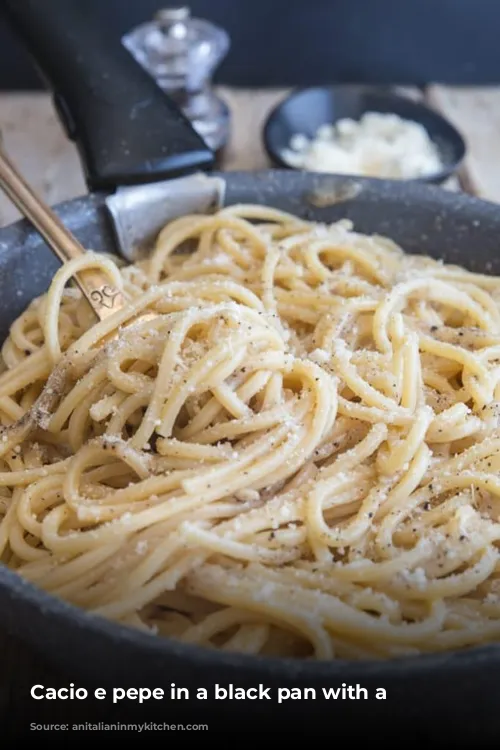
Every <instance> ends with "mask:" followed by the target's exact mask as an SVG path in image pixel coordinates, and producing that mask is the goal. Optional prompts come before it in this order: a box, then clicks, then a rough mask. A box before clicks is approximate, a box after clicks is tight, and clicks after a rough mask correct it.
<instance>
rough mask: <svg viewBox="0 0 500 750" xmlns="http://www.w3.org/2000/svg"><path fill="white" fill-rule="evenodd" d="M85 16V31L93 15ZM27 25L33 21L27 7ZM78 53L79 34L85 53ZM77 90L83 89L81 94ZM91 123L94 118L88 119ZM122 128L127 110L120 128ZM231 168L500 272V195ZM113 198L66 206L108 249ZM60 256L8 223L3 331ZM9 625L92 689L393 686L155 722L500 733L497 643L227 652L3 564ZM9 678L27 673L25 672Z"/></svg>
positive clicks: (263, 199)
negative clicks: (378, 695) (176, 636)
mask: <svg viewBox="0 0 500 750" xmlns="http://www.w3.org/2000/svg"><path fill="white" fill-rule="evenodd" d="M7 5H9V6H11V9H12V8H14V7H16V8H19V7H21V8H22V9H23V10H26V9H28V10H30V12H31V13H34V8H35V6H36V3H34V4H33V7H31V8H30V7H28V6H31V3H29V2H28V3H24V2H22V0H13V2H12V3H10V2H9V3H7ZM41 5H43V7H44V11H45V13H46V14H47V17H48V16H50V12H51V11H52V10H53V9H54V7H55V5H56V3H55V0H49V1H48V2H44V3H43V4H41ZM57 5H58V6H60V7H59V11H60V13H59V16H58V17H59V18H61V17H62V18H64V23H66V24H67V25H68V28H69V25H70V21H71V18H67V17H65V16H64V14H63V9H64V8H63V6H64V7H67V5H68V3H66V2H64V3H62V5H61V2H60V0H58V1H57ZM49 11H50V12H49ZM28 16H29V13H28V14H27V17H28ZM27 17H26V18H24V21H23V24H22V25H23V27H24V35H25V37H26V36H27V29H29V28H30V27H29V24H28V21H27ZM37 22H38V24H39V29H38V31H39V37H38V51H37V55H38V57H39V59H42V57H43V54H42V52H43V50H42V47H43V44H42V41H41V40H42V39H43V40H44V43H47V41H49V42H50V45H51V47H52V49H55V48H56V46H57V45H60V38H59V37H58V34H57V33H56V32H55V31H54V27H55V26H54V24H47V25H45V26H43V27H42V26H40V18H38V20H37ZM79 23H80V24H82V28H83V21H82V19H80V21H79ZM18 24H21V21H20V20H19V18H18ZM19 28H21V26H19ZM42 32H43V33H42ZM65 33H69V32H65ZM80 41H81V40H80ZM63 54H64V50H63ZM78 54H79V48H78V45H77V41H76V36H73V38H72V55H73V56H76V55H78ZM81 59H83V57H82V58H81ZM103 59H104V58H103ZM61 60H62V58H61ZM62 64H63V63H62V61H61V62H60V65H62ZM83 67H84V68H85V66H83ZM47 68H49V69H50V65H46V69H47ZM118 68H119V66H117V67H116V68H115V69H114V70H113V71H112V75H113V77H117V78H116V81H115V79H114V78H113V81H109V85H112V84H113V83H114V84H115V85H116V86H119V83H120V80H121V79H120V76H121V73H120V71H119V70H118ZM75 70H76V68H75V69H74V70H73V73H74V74H75ZM101 73H102V74H104V73H106V71H105V70H103V71H101ZM80 74H82V71H80ZM110 74H111V73H110ZM75 81H76V76H75ZM76 88H77V87H76V84H75V90H76ZM87 94H88V91H87ZM77 99H78V97H76V98H74V99H73V104H74V102H75V101H76V100H77ZM88 102H89V99H88V100H87V104H88ZM75 114H77V109H76V108H75V106H73V117H74V116H75ZM178 122H179V120H178ZM90 125H92V123H91V122H90V121H88V122H87V126H90ZM98 125H99V123H96V127H97V126H98ZM123 125H124V123H123V121H121V125H120V127H122V126H123ZM189 137H191V136H189ZM254 137H256V138H257V137H259V134H258V133H255V134H254ZM138 147H139V157H140V152H141V149H143V148H144V146H143V144H141V143H139V144H138ZM90 151H92V149H90ZM202 151H203V149H201V152H202ZM119 156H120V155H119V154H117V155H115V160H114V164H113V169H114V173H115V174H120V172H121V173H125V172H127V171H128V172H130V171H131V170H130V169H129V166H130V159H129V160H128V166H126V167H125V168H124V169H122V170H121V166H122V164H121V163H120V158H119ZM83 157H84V159H85V151H84V152H83ZM195 161H196V160H195ZM95 164H96V162H95V161H94V162H93V163H90V166H89V163H88V162H87V174H91V175H93V178H94V179H89V182H90V184H92V182H94V183H95V182H96V181H98V180H95V176H96V175H98V173H99V170H98V169H96V168H95ZM137 164H138V162H137ZM137 164H136V166H137ZM141 171H142V172H144V171H147V170H139V172H141ZM222 176H223V177H224V178H225V180H226V184H227V193H226V203H227V204H233V203H236V202H253V203H255V202H259V203H264V204H268V205H271V206H275V207H278V208H282V209H285V210H288V211H292V212H296V213H297V214H299V215H301V216H304V217H307V218H311V219H316V220H318V221H333V220H336V219H339V218H342V217H347V218H349V219H352V220H353V221H354V223H355V226H356V228H357V229H358V230H360V231H362V232H377V233H381V234H385V235H388V236H389V237H391V238H392V239H394V240H395V241H396V242H398V243H401V245H402V246H403V247H404V248H405V249H406V250H407V251H408V252H412V253H427V254H430V255H433V256H435V257H440V258H444V259H445V260H447V261H449V262H452V263H460V264H463V265H464V266H466V267H468V268H470V269H472V270H478V271H480V270H482V271H487V272H491V273H498V274H500V253H499V237H500V209H499V208H498V207H497V206H495V205H493V204H490V203H486V202H482V201H479V200H476V199H473V198H471V197H467V196H465V195H463V194H454V193H450V192H447V191H445V190H444V189H442V188H439V187H433V186H428V185H423V184H416V183H406V184H402V183H395V182H391V181H379V180H367V179H359V180H358V179H356V180H351V179H345V178H335V177H331V176H326V175H318V174H315V175H313V174H307V173H300V172H292V171H288V170H284V171H279V170H276V171H274V170H271V171H267V172H258V173H239V172H237V173H226V174H224V175H222ZM104 197H105V192H102V191H101V192H96V193H94V194H90V195H88V196H86V197H83V198H80V199H77V200H73V201H69V202H66V203H63V204H61V205H59V206H58V207H57V208H56V211H57V213H58V214H59V216H60V217H61V218H62V219H63V221H64V222H65V223H66V225H67V226H68V227H69V228H70V229H71V231H73V232H74V233H75V235H76V236H77V237H78V239H80V241H81V242H82V243H83V244H84V245H86V246H88V247H92V248H94V249H95V250H98V251H110V250H113V249H114V240H113V234H112V232H111V228H110V226H109V224H108V221H107V215H106V213H105V210H104V206H103V201H104ZM57 267H58V263H57V261H56V260H55V259H54V258H53V256H52V255H51V253H50V252H49V250H48V248H47V247H46V246H45V244H44V243H43V241H42V240H41V239H40V237H39V236H38V235H37V234H36V233H35V232H34V231H33V230H32V229H31V228H30V226H29V225H28V224H27V223H26V222H24V221H20V222H18V223H16V224H14V225H12V226H10V227H7V228H4V229H2V230H0V339H3V338H4V337H5V336H6V334H7V331H8V328H9V325H10V324H11V323H12V322H13V320H14V319H15V318H16V316H17V315H19V314H20V313H21V312H22V310H24V309H25V307H26V306H27V305H28V303H29V302H30V300H31V299H32V298H33V297H34V296H36V295H39V294H41V293H42V292H44V291H45V290H46V289H47V287H48V285H49V283H50V280H51V277H52V275H53V273H54V271H55V270H56V268H57ZM0 626H1V627H2V628H3V629H4V630H5V631H6V632H8V633H10V634H12V635H13V636H15V637H16V638H18V639H21V640H22V642H23V643H25V644H27V645H28V646H29V647H31V648H32V649H34V650H35V651H36V652H38V653H39V654H41V655H42V656H43V658H44V660H45V661H46V662H47V663H48V664H49V665H51V666H52V667H53V668H54V669H59V670H61V671H62V673H63V675H64V677H63V678H60V679H64V680H66V684H69V682H70V681H72V682H74V683H75V684H77V685H80V684H88V685H89V686H93V687H117V686H119V687H130V686H141V685H142V686H149V687H150V688H154V687H157V688H159V687H161V688H164V689H165V690H167V691H168V692H167V695H170V692H169V691H170V685H171V683H175V684H176V685H177V686H184V687H187V688H189V689H190V690H192V691H195V690H196V688H197V687H209V688H210V692H211V693H212V689H213V686H214V685H215V683H218V684H219V685H222V686H227V685H228V684H230V683H232V684H233V685H239V686H244V687H249V686H256V685H259V684H263V685H264V686H265V687H270V688H272V689H273V690H276V689H277V688H278V687H289V688H291V687H296V688H302V689H303V688H307V687H314V688H316V689H317V690H318V692H319V691H320V690H321V687H339V686H341V685H342V683H345V684H346V685H356V684H359V685H361V686H363V687H365V688H367V689H368V690H369V693H370V695H371V696H373V695H374V694H375V690H376V689H377V688H384V689H385V690H386V691H387V699H386V700H373V699H371V700H367V701H364V700H357V701H349V700H347V701H342V702H341V703H340V705H339V704H338V703H337V702H335V701H334V702H333V705H332V701H329V702H328V703H326V702H324V701H322V700H321V699H320V698H318V699H317V700H316V701H314V700H302V701H292V700H289V701H288V702H287V703H283V704H281V705H277V704H276V702H275V701H274V700H271V701H269V700H265V699H264V700H261V701H246V702H245V703H243V702H239V701H231V702H230V703H228V702H227V701H213V700H210V699H208V700H205V701H203V700H202V701H189V704H188V702H187V701H186V702H184V703H183V702H182V700H179V701H177V702H176V704H175V710H174V707H173V706H172V703H171V701H170V700H169V698H166V699H165V702H164V703H163V704H162V705H161V704H160V703H159V702H158V701H149V704H145V705H144V706H142V709H141V710H142V711H143V713H142V714H141V716H142V717H143V718H149V720H153V719H154V720H156V721H168V722H177V721H182V718H181V716H185V717H186V719H187V720H188V721H190V722H204V721H207V722H208V723H209V728H210V729H212V730H213V729H222V730H223V729H226V730H227V731H233V732H237V731H238V730H239V729H240V730H243V731H244V732H248V731H252V732H263V731H271V732H272V731H275V732H278V731H279V732H281V733H282V732H283V730H285V733H288V732H290V733H292V732H293V733H295V734H300V733H301V731H302V732H304V733H305V734H307V736H308V737H309V736H310V735H311V734H313V735H314V734H316V733H319V734H327V735H329V737H330V739H331V741H333V742H341V741H343V735H344V733H346V737H345V739H347V738H348V739H349V741H351V742H352V740H353V739H355V740H358V739H362V738H366V736H367V735H369V736H372V737H375V735H380V736H381V737H380V738H381V741H384V740H387V739H388V738H389V737H392V738H399V741H400V742H401V741H402V742H404V744H405V746H408V745H413V744H414V743H413V742H412V740H413V741H414V740H415V739H417V740H418V741H419V742H430V741H432V743H434V742H435V741H436V740H438V739H439V740H441V741H444V740H446V742H447V746H450V745H454V746H456V747H462V746H466V747H467V746H470V747H484V746H486V745H487V744H488V742H490V741H493V740H494V739H496V738H497V737H498V734H499V730H500V721H499V711H498V706H497V704H498V696H499V689H498V687H497V686H498V682H499V678H500V646H497V645H492V646H489V647H486V648H476V649H471V650H467V651H463V652H460V653H448V654H443V655H430V656H423V657H418V658H404V659H399V660H395V661H390V662H375V661H373V662H362V663H348V662H344V661H333V662H323V663H313V662H309V661H291V660H276V659H265V658H255V657H246V656H244V655H235V654H229V653H220V652H216V651H211V650H205V649H202V648H199V647H195V646H190V645H183V644H180V643H178V642H175V641H170V640H166V639H160V638H156V637H154V636H149V635H146V634H143V633H140V632H136V631H135V630H132V629H128V628H125V627H121V626H117V625H115V624H113V623H110V622H108V621H105V620H102V619H100V618H96V617H94V616H91V615H89V614H87V613H85V612H83V611H80V610H79V609H76V608H74V607H72V606H70V605H68V604H66V603H64V602H62V601H59V600H57V599H55V598H53V597H51V596H49V595H47V594H46V593H44V592H43V591H40V590H38V589H37V588H36V587H34V586H32V585H30V584H29V583H26V582H25V581H24V580H22V579H21V578H19V577H18V576H17V575H16V574H15V573H13V572H11V571H9V570H7V569H6V568H4V567H1V566H0ZM12 643H13V642H11V641H9V640H8V639H7V640H5V642H4V644H5V645H4V647H5V654H7V650H8V649H10V648H13V645H12ZM0 645H1V644H0ZM0 669H2V668H1V667H0ZM4 674H5V673H4ZM7 676H8V677H9V679H12V680H13V679H17V680H18V682H20V681H21V682H22V677H20V676H19V675H18V676H17V678H15V677H14V676H12V674H10V675H8V674H7ZM27 679H29V678H28V677H27V678H26V680H27ZM55 679H56V678H55V677H54V678H53V680H55ZM31 684H32V683H30V684H26V683H22V690H24V691H25V692H27V691H28V689H29V688H30V687H31ZM44 684H46V685H47V684H49V683H48V682H45V683H44ZM54 703H57V702H54ZM54 703H53V704H52V705H53V706H54ZM95 703H96V704H97V706H98V708H99V706H100V710H101V716H102V717H104V720H105V719H106V718H108V720H109V717H110V716H111V713H112V710H113V707H112V706H111V705H110V702H109V701H108V702H107V701H96V702H95ZM41 704H43V708H44V710H46V711H48V710H49V708H47V701H32V702H31V703H30V706H31V708H30V711H32V712H35V711H36V710H39V711H41V708H40V706H41ZM76 704H78V705H76ZM152 704H154V705H152ZM61 706H62V708H61ZM114 708H115V709H116V706H115V707H114ZM76 709H81V720H82V721H85V720H90V721H92V719H90V718H89V711H90V703H89V702H88V701H87V702H85V701H74V702H73V703H70V702H64V703H63V704H61V703H60V702H59V704H58V708H53V711H55V712H56V714H55V715H54V718H55V716H56V715H58V716H59V720H62V721H64V720H65V719H64V717H65V716H67V715H69V712H70V711H74V710H76ZM118 709H120V710H121V711H122V714H121V715H120V719H121V720H122V721H123V720H124V718H125V720H127V717H128V718H129V719H130V716H129V712H130V713H131V714H132V715H133V717H134V718H133V719H131V720H132V721H135V720H137V718H136V717H137V716H138V713H137V712H138V711H139V708H138V707H137V704H130V703H128V702H123V703H122V704H121V706H119V707H118ZM95 710H98V709H95ZM57 711H59V714H57ZM148 711H149V713H148ZM102 712H104V713H102ZM186 712H187V713H186ZM32 715H33V716H34V715H35V713H33V714H32ZM325 718H326V719H327V723H325ZM236 721H241V722H244V723H243V724H236V723H235V722H236ZM266 722H267V724H266ZM401 732H404V734H401ZM464 743H465V744H464Z"/></svg>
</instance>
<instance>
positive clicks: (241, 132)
mask: <svg viewBox="0 0 500 750" xmlns="http://www.w3.org/2000/svg"><path fill="white" fill-rule="evenodd" d="M287 93H288V91H286V90H267V91H248V90H236V89H227V88H221V89H220V94H221V96H223V97H224V99H225V100H226V102H227V103H228V105H229V107H230V108H231V112H232V136H231V141H230V144H229V148H228V149H227V154H226V162H225V164H224V168H225V169H227V170H235V169H248V170H255V169H265V168H266V167H268V166H269V162H268V159H267V156H266V154H265V152H264V150H263V147H262V141H261V131H262V124H263V122H264V120H265V118H266V116H267V114H268V112H269V111H270V109H271V108H272V107H273V106H274V105H275V104H277V103H278V102H279V101H280V100H281V99H282V98H283V97H284V96H286V94H287ZM403 93H405V94H407V95H409V96H412V97H414V98H419V99H420V98H423V99H425V100H427V102H428V103H430V104H431V105H432V106H433V107H435V108H436V109H438V110H440V111H441V112H442V113H443V114H445V115H446V116H447V117H448V118H449V119H450V120H451V121H452V122H453V123H454V124H455V126H456V127H457V128H458V129H459V130H460V131H461V133H462V135H463V136H464V138H465V139H466V141H467V145H468V149H469V152H468V156H467V159H466V164H465V169H464V170H463V171H462V174H461V175H460V183H461V185H460V186H461V188H462V189H466V190H467V191H469V192H474V193H476V194H477V195H479V196H481V197H483V198H486V199H488V200H492V201H498V202H500V166H499V167H498V168H497V164H499V165H500V87H498V88H497V87H494V88H479V89H470V88H463V89H459V88H449V87H444V86H437V85H436V86H430V87H428V89H427V90H426V91H425V92H421V91H419V90H417V89H408V88H406V89H404V90H403ZM0 131H1V132H2V134H3V137H4V141H5V145H6V147H7V149H8V151H9V153H10V155H11V156H12V158H13V159H14V161H15V162H17V164H18V165H19V167H20V168H21V170H22V171H23V172H24V174H25V175H26V177H27V178H28V179H29V180H30V181H31V182H32V184H33V185H34V186H35V187H36V189H37V190H39V191H40V193H41V195H42V196H43V197H44V198H45V200H47V201H48V202H49V203H50V204H54V203H58V202H59V201H62V200H66V199H68V198H73V197H75V196H77V195H82V194H83V193H85V192H87V190H86V186H85V183H84V180H83V176H82V170H81V166H80V161H79V158H78V155H77V152H76V149H75V146H74V144H73V143H72V142H71V141H69V140H68V139H67V137H66V135H65V134H64V132H63V130H62V128H61V125H60V124H59V121H58V119H57V117H56V115H55V112H54V109H53V106H52V102H51V99H50V97H49V96H48V95H47V94H45V93H3V94H0ZM451 186H452V187H453V185H451ZM18 216H19V214H18V212H17V210H16V209H14V208H13V207H12V205H11V204H10V203H9V201H8V200H7V199H6V198H5V196H3V195H0V225H4V224H8V223H10V222H11V221H14V220H15V219H16V218H18Z"/></svg>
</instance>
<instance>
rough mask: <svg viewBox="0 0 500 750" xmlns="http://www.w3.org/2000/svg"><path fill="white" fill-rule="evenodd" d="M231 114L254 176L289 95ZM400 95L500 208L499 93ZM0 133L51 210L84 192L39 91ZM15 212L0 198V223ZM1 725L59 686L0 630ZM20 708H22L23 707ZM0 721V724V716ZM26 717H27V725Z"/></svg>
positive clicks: (234, 143)
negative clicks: (445, 138) (440, 118)
mask: <svg viewBox="0 0 500 750" xmlns="http://www.w3.org/2000/svg"><path fill="white" fill-rule="evenodd" d="M220 93H221V95H222V96H223V97H224V98H225V100H226V102H227V103H228V104H229V106H230V108H231V111H232V136H231V142H230V144H229V147H228V149H227V153H226V162H225V164H224V165H223V166H224V168H225V169H227V170H235V169H244V170H256V169H263V168H266V167H268V166H269V162H268V160H267V157H266V155H265V152H264V150H263V148H262V142H261V130H262V125H263V122H264V120H265V118H266V116H267V114H268V112H269V111H270V109H271V108H272V107H273V106H275V104H277V103H278V102H279V101H280V100H281V99H282V98H283V97H284V96H286V94H287V93H288V91H284V90H279V91H277V90H267V91H251V92H250V91H247V90H234V89H231V90H230V89H226V88H223V89H221V90H220ZM403 93H406V94H407V95H409V96H411V97H413V98H419V99H422V98H423V99H425V100H426V101H427V102H428V103H429V104H431V105H432V106H433V107H435V108H436V109H438V110H440V111H441V112H442V113H443V114H445V116H447V117H448V118H449V119H450V120H451V121H452V122H453V123H454V124H455V126H456V127H457V128H458V129H459V130H460V131H461V133H462V135H463V136H464V138H465V140H466V142H467V146H468V155H467V159H466V163H465V165H464V170H463V171H462V173H461V175H460V180H459V181H458V180H455V181H454V182H452V183H451V184H450V185H448V186H447V187H450V188H451V189H465V190H467V191H468V192H472V193H475V194H476V195H478V196H480V197H482V198H484V199H487V200H490V201H494V202H499V203H500V87H498V88H496V87H495V88H477V89H470V88H461V89H460V88H449V87H443V86H438V85H436V86H430V87H428V89H427V90H426V91H425V92H421V91H418V90H414V89H405V90H404V92H403ZM0 132H1V133H2V135H3V138H4V143H5V146H6V148H7V150H8V152H9V154H10V156H11V157H12V159H13V160H14V161H15V162H16V163H17V164H18V166H19V167H20V169H21V170H22V172H23V173H24V175H25V176H26V177H27V178H28V180H29V181H30V182H31V183H32V184H33V185H34V187H35V188H36V189H37V190H38V191H39V192H40V193H41V195H42V196H43V197H44V198H45V200H46V201H47V202H48V203H50V204H54V203H57V202H59V201H62V200H66V199H69V198H73V197H75V196H78V195H82V194H84V193H86V192H87V190H86V186H85V183H84V180H83V177H82V170H81V167H80V162H79V158H78V156H77V153H76V149H75V146H74V145H73V143H72V142H71V141H69V140H68V139H67V138H66V136H65V134H64V132H63V130H62V128H61V126H60V124H59V121H58V120H57V118H56V115H55V112H54V109H53V107H52V103H51V99H50V98H49V96H48V95H47V94H45V93H3V94H1V93H0ZM16 218H18V212H17V210H16V209H14V208H13V207H12V205H11V204H10V203H9V201H8V200H7V199H6V198H5V197H4V196H3V195H0V225H5V224H8V223H10V222H11V221H14V220H15V219H16ZM0 654H1V655H2V663H1V667H0V724H2V725H3V726H2V730H3V728H4V726H5V723H4V722H6V723H7V724H8V723H9V722H10V723H12V722H14V721H15V720H14V719H12V716H15V715H19V716H20V715H21V713H22V712H23V710H24V713H25V715H26V717H28V716H29V712H30V710H31V711H32V708H30V699H29V696H28V695H27V690H28V689H29V688H28V687H27V686H30V685H33V684H36V683H37V682H41V683H42V684H45V685H47V684H51V681H53V680H55V681H58V677H57V675H55V674H53V673H52V672H51V670H50V669H48V668H47V667H46V666H45V665H44V664H43V663H41V662H40V658H39V657H36V656H35V655H33V654H31V653H29V652H28V650H27V649H26V648H25V647H24V646H22V645H21V644H18V643H16V642H15V640H13V639H12V637H7V636H6V635H5V634H2V633H1V632H0ZM23 706H24V709H23ZM2 716H3V717H4V719H3V720H2V719H1V717H2ZM27 720H28V719H27V718H26V721H27Z"/></svg>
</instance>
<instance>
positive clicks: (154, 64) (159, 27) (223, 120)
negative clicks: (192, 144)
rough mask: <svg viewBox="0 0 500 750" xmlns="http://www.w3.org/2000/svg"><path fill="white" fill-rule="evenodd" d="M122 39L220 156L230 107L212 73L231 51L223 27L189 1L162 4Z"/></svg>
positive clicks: (218, 156) (226, 138)
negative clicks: (199, 15) (202, 15)
mask: <svg viewBox="0 0 500 750" xmlns="http://www.w3.org/2000/svg"><path fill="white" fill-rule="evenodd" d="M122 43H123V45H124V46H125V47H126V48H127V49H128V51H129V52H130V53H131V55H132V56H133V57H134V58H135V60H136V61H137V62H138V63H139V64H140V65H141V66H142V67H143V68H144V69H145V70H146V71H147V72H148V73H149V74H150V75H151V76H152V77H153V78H154V79H155V80H156V82H157V84H158V85H159V86H160V88H162V89H163V90H164V91H165V92H166V93H167V94H168V95H169V96H170V98H171V99H172V100H173V101H174V102H176V103H177V105H178V106H179V108H180V109H181V110H182V111H183V113H184V114H185V115H186V117H187V118H188V119H189V120H190V122H191V124H192V125H193V127H194V129H195V130H196V131H197V132H198V134H199V135H200V136H201V137H202V138H203V140H204V141H205V143H206V144H207V146H208V147H209V148H210V149H212V151H214V152H215V155H216V159H217V160H220V157H221V154H222V150H223V148H224V146H225V145H226V143H227V141H228V138H229V129H230V113H229V109H228V107H227V105H226V104H225V102H224V101H222V99H220V98H219V97H218V96H216V94H215V93H214V91H213V89H212V81H211V79H212V76H213V74H214V72H215V69H216V68H217V67H218V66H219V65H220V63H221V62H222V60H223V58H224V57H225V56H226V55H227V52H228V51H229V46H230V40H229V36H228V34H227V33H226V31H224V29H221V28H220V27H219V26H216V25H214V24H212V23H209V22H208V21H205V20H203V19H199V18H192V17H191V11H190V9H189V8H188V7H180V8H164V9H162V10H159V11H158V12H157V13H156V14H155V16H154V18H153V20H152V21H148V22H146V23H143V24H140V25H139V26H137V27H135V28H133V29H131V31H129V33H128V34H126V35H125V36H124V37H122Z"/></svg>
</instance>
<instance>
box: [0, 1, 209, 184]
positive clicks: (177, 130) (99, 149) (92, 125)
mask: <svg viewBox="0 0 500 750" xmlns="http://www.w3.org/2000/svg"><path fill="white" fill-rule="evenodd" d="M89 6H90V7H89ZM91 7H92V4H91V3H87V1H86V0H85V1H83V0H1V2H0V8H2V10H3V11H4V16H5V17H6V19H7V22H8V23H9V24H10V26H11V27H12V28H13V29H14V31H15V32H16V33H17V35H18V36H19V37H20V38H21V40H22V41H23V42H24V44H25V46H26V47H27V49H28V51H29V52H30V54H31V56H32V57H33V58H34V61H35V64H36V66H37V68H38V70H39V72H40V74H41V76H42V78H43V79H44V80H45V82H46V85H47V86H48V88H49V89H50V90H51V91H52V93H53V95H54V103H55V106H56V109H57V112H58V114H59V117H60V119H61V120H62V122H63V125H64V127H65V130H66V132H67V134H68V136H69V137H70V138H71V139H72V140H74V141H75V143H76V145H77V146H78V150H79V152H80V158H81V160H82V163H83V167H84V171H85V177H86V181H87V185H88V187H89V189H90V190H99V189H104V190H110V189H114V188H116V187H118V186H120V185H126V184H129V185H130V184H134V183H142V182H152V181H156V180H162V179H167V178H170V177H176V176H181V175H183V174H188V173H190V172H195V171H200V170H210V169H211V168H212V167H213V165H214V154H213V152H212V151H211V150H210V149H209V148H208V146H207V145H206V144H205V142H204V141H203V140H202V138H201V137H200V136H199V135H198V134H197V133H196V131H195V130H194V128H193V127H192V125H191V123H190V122H189V121H188V119H187V118H186V117H185V116H184V115H183V114H182V113H181V111H180V110H179V109H178V108H177V106H176V105H175V104H174V103H173V102H172V101H171V100H170V98H169V97H168V96H167V95H166V94H165V93H164V92H163V91H162V90H161V89H160V87H159V86H157V84H156V82H155V81H154V80H153V78H152V77H151V76H150V75H149V74H148V73H147V72H146V71H144V70H143V69H142V68H141V66H140V65H139V64H138V63H137V62H136V61H135V60H134V58H133V57H132V56H131V54H130V53H129V52H128V50H126V49H125V47H124V46H123V45H122V43H121V40H120V39H119V38H118V35H117V38H115V37H113V35H111V34H109V32H105V30H104V29H102V28H101V27H100V25H99V19H98V18H96V17H95V15H94V14H93V13H92V10H91Z"/></svg>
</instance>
